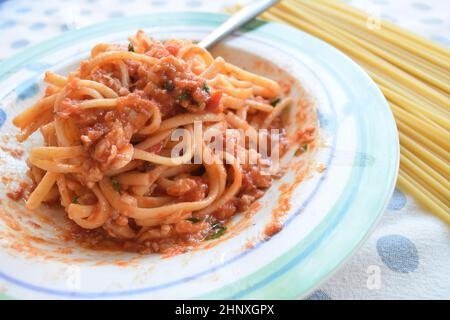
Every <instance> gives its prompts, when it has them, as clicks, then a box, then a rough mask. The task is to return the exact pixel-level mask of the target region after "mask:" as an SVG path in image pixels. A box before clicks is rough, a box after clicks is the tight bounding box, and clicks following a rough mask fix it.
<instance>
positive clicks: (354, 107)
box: [0, 13, 399, 299]
mask: <svg viewBox="0 0 450 320" xmlns="http://www.w3.org/2000/svg"><path fill="white" fill-rule="evenodd" d="M226 17H227V16H225V15H221V14H212V13H207V14H206V13H171V14H167V13H165V14H163V15H147V16H142V17H132V18H127V19H121V20H115V21H111V22H107V23H104V24H100V25H96V26H93V27H89V28H85V29H81V30H77V31H74V32H69V33H67V34H64V35H63V36H61V37H58V38H55V39H53V40H50V41H47V42H44V43H42V44H40V45H38V46H35V47H33V48H31V49H27V50H26V51H25V52H23V53H22V54H19V55H17V56H14V57H13V58H11V59H9V60H6V61H4V62H3V63H2V64H0V126H1V129H0V131H1V136H2V139H0V144H1V145H2V146H3V147H5V146H7V147H10V148H16V149H17V148H22V149H24V148H25V149H26V147H27V146H29V145H30V144H33V143H36V140H35V141H34V142H33V141H30V142H28V143H27V145H25V146H24V147H23V146H18V144H17V143H16V142H15V140H14V139H13V138H12V137H13V135H14V134H15V133H16V131H15V129H14V128H13V127H12V125H11V119H12V118H13V116H14V115H15V114H17V113H18V112H20V111H22V110H23V109H24V108H26V107H27V106H29V105H31V103H32V102H33V101H36V100H37V99H38V97H39V96H40V95H41V94H42V93H41V91H42V89H43V88H44V85H43V84H42V79H43V72H44V71H45V70H47V69H50V70H54V71H57V72H62V73H64V72H67V71H68V70H70V69H71V68H73V67H74V66H75V65H76V64H77V63H78V62H79V61H80V60H81V59H82V58H85V57H86V56H87V55H88V53H89V49H90V48H91V47H92V46H93V45H94V44H96V43H98V42H111V41H113V42H125V41H126V38H127V36H128V35H130V34H133V33H135V31H136V30H137V29H139V28H141V29H144V30H145V31H146V32H147V33H148V34H150V35H151V36H153V37H155V38H160V39H167V38H184V39H194V40H198V39H201V38H202V37H204V36H205V35H206V34H207V33H208V32H210V31H211V30H212V29H214V28H215V27H216V26H218V25H219V24H220V23H222V22H223V21H224V20H225V19H226ZM217 50H218V51H220V54H222V55H224V56H225V57H226V58H228V59H230V60H231V62H233V63H236V64H238V65H241V66H244V67H246V68H249V69H252V70H254V71H256V72H260V73H264V74H266V75H269V76H271V77H273V78H276V79H280V78H282V77H284V76H286V75H287V74H288V75H290V76H292V77H294V78H295V80H297V81H298V82H299V83H300V84H301V85H302V86H303V88H304V89H305V91H306V93H307V94H308V95H310V96H311V97H312V98H313V100H314V101H315V104H316V107H317V110H318V116H319V117H318V118H319V120H320V126H321V129H320V135H321V137H323V139H324V140H325V141H326V144H327V146H322V147H320V148H318V150H317V152H315V153H314V162H315V163H316V164H324V165H325V166H326V170H325V171H323V172H321V173H320V172H318V171H315V170H313V174H312V176H311V177H309V178H308V179H305V180H304V181H303V182H302V183H301V184H300V185H299V186H297V187H296V188H294V190H293V192H292V195H291V197H290V202H291V204H290V210H289V214H288V215H287V219H286V222H285V224H284V228H283V229H282V231H281V232H279V233H278V234H276V235H275V236H273V237H272V238H271V239H270V240H268V241H264V240H263V239H262V233H263V230H264V227H265V226H266V225H267V223H268V222H269V221H270V219H271V216H272V210H273V209H274V208H275V207H276V206H277V202H278V201H279V199H280V196H281V192H280V190H279V188H278V187H279V186H280V184H282V183H292V182H293V181H294V180H295V178H296V175H297V174H298V173H297V172H296V171H295V170H289V171H288V172H287V173H286V175H285V176H284V177H283V178H282V179H281V180H280V181H277V182H276V183H275V185H274V186H273V187H272V188H271V189H270V190H269V191H268V192H267V193H266V195H265V197H264V198H263V199H262V200H261V201H262V203H263V205H264V206H263V208H262V209H261V210H259V211H258V213H257V214H256V215H254V216H253V218H252V220H251V223H250V224H251V225H250V226H249V227H248V228H245V229H244V230H243V231H242V232H240V233H239V234H238V235H237V236H235V237H232V238H230V239H228V240H226V241H223V242H221V243H220V244H218V245H217V246H214V247H212V248H210V249H208V250H201V251H194V252H191V253H187V254H182V255H178V256H174V257H172V258H166V259H161V257H159V256H157V255H148V256H142V255H134V254H130V253H101V252H97V251H88V250H85V249H81V248H79V247H77V246H74V245H73V244H71V243H65V242H64V241H63V240H62V239H60V238H58V236H57V232H56V231H55V230H54V228H52V223H46V222H48V220H49V219H53V220H55V221H56V222H53V223H60V222H61V221H63V219H61V218H60V217H61V216H63V214H62V213H61V212H55V211H54V210H50V209H46V208H45V207H43V208H41V209H40V210H38V213H33V212H30V211H27V210H25V209H24V207H23V203H14V202H12V201H9V200H8V198H7V197H6V196H5V193H6V192H7V191H8V190H9V188H10V187H11V185H12V184H14V183H15V181H16V180H17V178H18V177H23V176H24V172H25V170H26V165H25V159H26V154H25V155H24V156H23V157H22V158H21V159H16V158H14V157H13V156H11V153H10V152H5V150H6V149H5V150H3V149H2V150H0V162H1V163H0V165H1V169H0V173H1V175H2V176H3V179H2V181H3V183H1V184H0V199H1V201H2V202H1V204H0V218H1V219H0V248H1V249H0V290H1V291H2V292H3V294H4V297H7V298H179V299H181V298H275V299H282V298H297V297H301V296H304V295H305V294H307V293H308V292H309V291H310V290H312V289H313V288H315V287H316V286H317V285H318V284H319V283H320V282H321V281H323V280H324V279H325V278H326V277H327V276H329V275H330V274H331V273H332V272H333V271H334V270H336V268H337V267H338V266H339V265H340V264H341V263H342V262H343V261H344V260H345V259H346V258H348V257H349V256H350V255H351V253H352V252H353V251H354V250H355V249H356V248H357V247H358V246H359V245H360V244H361V242H362V241H363V239H364V238H365V237H366V236H367V235H368V233H369V232H370V230H371V229H372V228H373V227H374V225H375V224H376V222H377V221H378V219H379V217H380V215H381V214H382V212H383V210H384V208H385V206H386V204H387V201H388V199H389V198H390V195H391V193H392V191H393V188H394V185H395V180H396V175H397V170H398V159H399V154H398V152H399V148H398V138H397V131H396V127H395V123H394V120H393V117H392V114H391V112H390V110H389V108H388V106H387V103H386V101H385V99H384V97H383V95H382V94H381V93H380V91H379V90H378V88H377V87H376V86H375V84H374V83H373V82H372V81H371V79H370V78H369V77H368V76H367V74H366V73H364V71H363V70H362V69H361V68H360V67H358V66H357V65H356V64H355V63H354V62H352V61H351V60H350V59H349V58H347V57H346V56H345V55H343V54H342V53H340V52H339V51H337V50H336V49H334V48H332V47H331V46H329V45H327V44H326V43H324V42H322V41H320V40H318V39H316V38H314V37H312V36H310V35H308V34H305V33H302V32H300V31H297V30H295V29H292V28H289V27H286V26H282V25H279V24H274V23H263V22H260V21H255V22H254V23H252V24H250V25H248V26H247V27H246V28H245V29H243V30H241V31H240V32H238V33H236V34H235V35H234V36H231V37H229V38H228V39H227V40H226V41H225V43H224V45H223V46H222V47H221V48H218V49H217ZM260 60H266V62H270V63H265V64H260V63H256V61H260ZM263 65H265V66H266V67H264V66H263ZM268 65H269V66H270V65H271V66H272V67H269V68H268V67H267V66H268ZM274 66H275V67H278V68H279V69H280V70H277V68H274ZM302 94H303V93H302V92H301V91H300V90H295V89H294V90H293V95H294V97H295V96H296V97H299V95H302ZM5 136H9V137H10V139H9V141H6V138H4V137H5ZM303 160H305V159H303ZM305 161H306V160H305ZM58 221H60V222H58ZM33 222H34V223H37V224H39V225H40V226H41V227H40V228H36V227H33ZM249 241H254V243H255V245H254V246H253V247H252V248H248V246H247V243H248V242H249Z"/></svg>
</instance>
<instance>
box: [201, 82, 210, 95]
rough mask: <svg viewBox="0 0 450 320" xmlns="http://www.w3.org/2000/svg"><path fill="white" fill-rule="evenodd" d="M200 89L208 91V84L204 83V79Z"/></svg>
mask: <svg viewBox="0 0 450 320" xmlns="http://www.w3.org/2000/svg"><path fill="white" fill-rule="evenodd" d="M202 89H203V90H204V91H206V92H208V93H209V91H210V89H209V86H208V84H207V83H206V81H205V83H203V87H202Z"/></svg>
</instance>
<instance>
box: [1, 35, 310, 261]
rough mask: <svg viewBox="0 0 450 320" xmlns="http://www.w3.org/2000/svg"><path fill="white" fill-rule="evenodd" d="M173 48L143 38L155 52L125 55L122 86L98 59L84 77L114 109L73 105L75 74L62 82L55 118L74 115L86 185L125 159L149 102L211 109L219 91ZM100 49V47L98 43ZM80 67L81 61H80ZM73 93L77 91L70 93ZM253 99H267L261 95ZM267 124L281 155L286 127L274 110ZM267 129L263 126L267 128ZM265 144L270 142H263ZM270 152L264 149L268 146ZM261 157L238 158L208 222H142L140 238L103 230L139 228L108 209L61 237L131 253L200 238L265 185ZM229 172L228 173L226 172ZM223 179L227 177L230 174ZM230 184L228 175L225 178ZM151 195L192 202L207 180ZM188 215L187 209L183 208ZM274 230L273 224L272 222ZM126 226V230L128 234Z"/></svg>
mask: <svg viewBox="0 0 450 320" xmlns="http://www.w3.org/2000/svg"><path fill="white" fill-rule="evenodd" d="M179 49H180V47H179V45H178V44H177V42H169V43H166V44H162V43H159V42H145V43H144V46H143V47H142V48H139V50H143V51H144V52H145V54H146V55H148V56H151V57H156V58H159V59H161V60H160V61H158V62H157V63H156V64H154V65H152V66H150V65H147V64H143V63H137V62H133V61H125V64H126V66H127V67H128V72H129V76H130V79H129V80H130V82H129V86H128V87H127V88H124V87H123V85H122V83H121V75H120V73H119V72H118V68H117V67H114V65H113V64H106V65H104V66H102V67H101V68H98V69H97V70H94V72H93V73H92V74H91V76H90V79H92V80H95V81H98V82H100V83H103V84H104V85H106V86H107V87H109V88H111V89H112V90H113V91H115V92H116V93H117V94H118V95H119V96H120V98H119V105H118V106H117V107H116V108H114V109H88V110H83V111H82V112H81V109H80V106H79V101H78V100H75V99H74V98H70V97H71V94H70V92H71V91H73V92H75V91H76V90H78V85H77V79H72V80H71V81H70V83H69V88H68V90H69V94H68V95H67V97H66V98H65V99H64V100H63V101H62V102H61V104H60V110H58V111H57V113H56V117H57V118H60V119H63V120H69V119H70V121H74V122H75V125H76V126H77V127H78V128H80V132H79V133H80V140H81V143H82V145H83V147H84V148H86V150H87V151H88V152H89V155H91V156H90V158H89V159H86V161H84V162H83V163H82V164H81V166H82V170H81V172H82V173H79V174H74V175H75V176H76V177H77V178H78V179H79V180H80V181H81V183H82V184H85V185H87V186H92V185H93V183H95V182H97V181H100V180H101V179H102V178H103V174H104V171H105V170H108V169H111V168H116V167H115V165H117V163H118V162H120V163H121V165H125V164H126V163H128V162H129V161H131V158H130V159H127V156H126V150H127V148H129V147H130V146H131V144H132V143H136V142H138V141H139V137H138V138H137V140H138V141H130V139H131V137H132V136H133V135H134V134H135V133H136V132H137V131H138V130H139V129H140V128H142V127H143V126H145V124H146V123H147V122H148V120H149V119H150V118H151V117H152V110H153V108H159V110H160V111H161V115H162V119H163V120H164V119H167V118H169V117H172V116H174V115H177V114H180V113H185V112H203V111H205V110H206V111H208V112H210V111H212V110H210V109H209V108H208V105H211V104H210V102H211V100H217V101H216V102H217V104H218V101H219V100H220V98H221V92H210V90H209V88H208V87H207V86H205V81H204V79H202V78H200V77H199V76H197V75H196V74H195V73H194V72H192V71H190V70H189V67H188V64H187V63H185V62H184V61H182V60H180V59H177V58H176V57H174V55H175V54H176V53H177V52H178V51H179ZM99 50H100V48H99ZM114 50H127V48H126V47H125V46H117V47H114ZM81 68H83V65H82V67H81ZM77 99H80V97H77ZM260 100H261V102H264V103H270V101H266V100H264V99H262V98H261V99H260ZM254 112H255V110H252V109H250V110H249V112H248V113H249V118H248V119H249V122H251V121H253V120H254V121H255V122H256V123H261V121H263V119H264V118H262V117H261V118H260V119H258V118H257V116H253V113H254ZM270 128H281V129H280V146H281V154H283V153H284V152H285V151H286V149H287V145H288V143H287V138H286V131H285V130H284V129H283V128H282V121H281V118H279V117H277V118H276V119H275V121H274V122H273V123H272V124H271V127H270ZM270 128H269V129H270ZM302 138H303V139H304V141H307V140H310V139H313V138H314V130H313V129H311V128H306V129H305V130H304V131H303V132H302ZM269 145H270V143H269ZM163 147H164V142H161V143H159V144H156V145H155V146H153V147H152V148H151V149H149V150H147V151H149V152H154V153H159V152H161V151H162V149H163ZM269 154H270V150H269ZM138 162H139V165H138V166H137V168H136V170H139V171H142V172H145V171H149V170H151V169H153V168H154V167H153V166H152V165H150V166H149V165H148V164H147V163H144V162H142V161H138ZM262 168H263V166H262V165H261V164H257V165H242V166H241V172H242V186H241V188H240V190H239V191H238V193H237V195H236V196H235V197H233V198H232V199H231V200H230V201H228V202H227V203H225V204H223V205H222V206H221V207H220V208H218V209H217V210H215V211H214V212H213V214H212V216H211V217H208V221H203V220H201V221H197V220H195V217H194V219H193V220H189V219H182V220H180V221H179V222H177V223H173V224H164V225H162V226H157V227H150V228H149V229H148V230H147V231H149V233H150V234H152V235H153V237H152V236H150V237H149V238H148V239H147V240H146V241H144V242H143V243H139V242H136V241H135V240H133V241H128V240H126V238H125V237H124V238H123V239H122V240H119V239H114V238H112V237H111V230H109V229H108V225H111V224H115V225H116V226H124V227H125V226H128V225H129V226H130V227H131V229H132V231H133V232H139V231H140V230H141V227H138V226H137V224H136V222H135V221H134V220H133V219H132V218H129V217H127V216H125V215H121V214H120V213H118V212H116V211H115V212H114V213H113V215H112V217H111V219H110V220H108V223H107V224H105V226H104V227H103V228H98V229H95V230H86V229H82V228H81V227H79V226H77V225H75V224H74V227H73V228H72V229H71V231H70V233H69V235H67V239H75V240H76V241H77V242H79V243H81V244H82V245H83V246H84V247H88V248H96V249H102V248H104V249H108V248H114V249H117V248H120V249H125V250H127V251H133V252H141V253H148V252H165V251H166V250H169V249H170V250H175V251H176V250H177V248H178V249H179V250H182V251H183V250H186V248H187V247H188V246H189V245H191V244H195V243H196V242H198V241H201V240H204V239H205V238H206V237H207V236H208V235H210V234H211V230H212V227H211V226H212V225H214V224H216V223H219V224H220V223H226V222H227V221H228V220H229V219H230V218H231V217H232V216H233V215H235V214H236V213H238V212H243V211H246V210H248V209H249V207H250V205H251V204H252V203H253V202H254V201H255V200H256V199H258V198H260V197H261V196H262V195H263V194H264V191H263V190H264V189H267V188H269V187H270V185H271V183H272V178H273V176H271V175H269V174H265V173H264V172H263V171H264V170H262ZM228 176H231V177H232V174H230V173H229V174H228ZM230 180H231V179H230ZM228 183H231V181H228ZM154 187H155V188H154V189H152V191H151V195H152V196H164V195H170V196H174V197H178V199H177V201H179V202H183V201H189V202H194V201H199V200H202V199H205V198H206V197H207V195H208V181H207V180H205V179H204V178H203V177H202V176H189V177H179V178H176V179H175V180H174V183H173V184H172V185H171V186H169V187H168V188H166V189H164V188H162V187H160V186H157V185H156V184H155V186H154ZM130 192H131V191H130V189H129V188H128V186H121V187H120V190H119V193H120V199H121V201H122V202H123V203H125V204H127V205H130V206H135V205H136V199H135V198H134V197H131V196H130ZM24 193H25V189H20V190H17V192H11V193H8V197H11V198H20V197H22V196H23V194H24ZM88 196H91V197H92V199H91V200H89V199H87V198H86V199H85V198H82V197H80V199H79V200H80V201H82V202H83V204H90V203H91V202H92V204H94V203H95V198H94V197H93V195H92V194H89V195H88ZM188 214H189V213H188ZM273 229H274V230H275V229H276V227H274V228H273ZM133 232H132V233H133Z"/></svg>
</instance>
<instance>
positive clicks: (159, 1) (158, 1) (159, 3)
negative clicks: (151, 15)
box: [151, 0, 166, 7]
mask: <svg viewBox="0 0 450 320" xmlns="http://www.w3.org/2000/svg"><path fill="white" fill-rule="evenodd" d="M151 4H152V6H154V7H161V6H163V5H165V4H166V2H165V1H162V0H154V1H152V2H151Z"/></svg>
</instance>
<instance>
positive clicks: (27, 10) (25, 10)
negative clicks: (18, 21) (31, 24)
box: [16, 8, 31, 13]
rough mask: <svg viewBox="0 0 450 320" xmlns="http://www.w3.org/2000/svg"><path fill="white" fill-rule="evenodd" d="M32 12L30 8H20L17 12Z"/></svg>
mask: <svg viewBox="0 0 450 320" xmlns="http://www.w3.org/2000/svg"><path fill="white" fill-rule="evenodd" d="M30 11H31V9H30V8H19V9H17V10H16V12H17V13H28V12H30Z"/></svg>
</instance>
